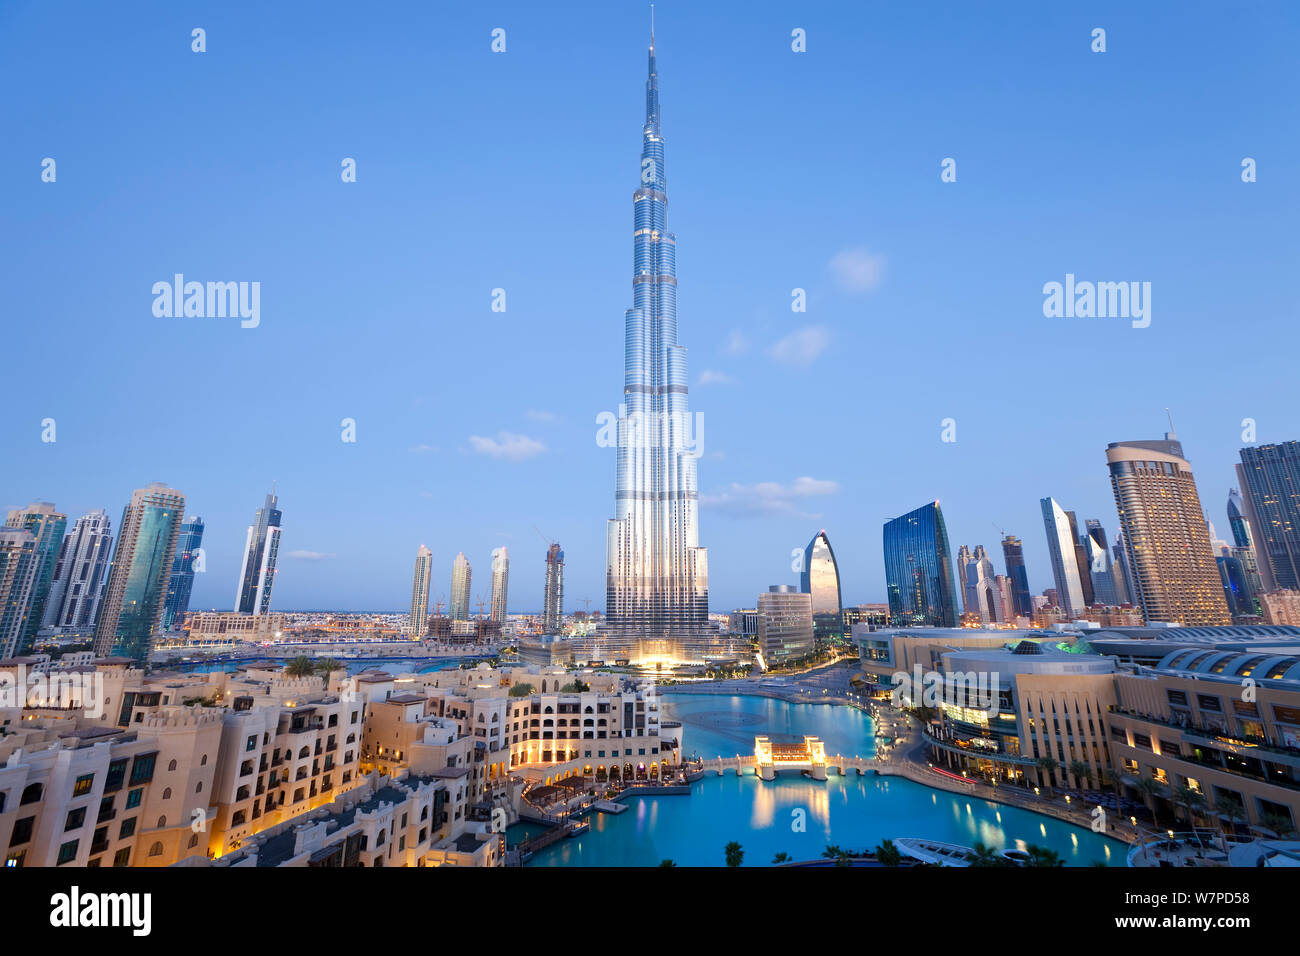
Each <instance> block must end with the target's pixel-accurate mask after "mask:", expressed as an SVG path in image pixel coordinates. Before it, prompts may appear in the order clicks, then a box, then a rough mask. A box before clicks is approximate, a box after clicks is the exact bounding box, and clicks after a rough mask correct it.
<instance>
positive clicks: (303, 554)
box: [289, 551, 338, 561]
mask: <svg viewBox="0 0 1300 956" xmlns="http://www.w3.org/2000/svg"><path fill="white" fill-rule="evenodd" d="M289 557H291V558H296V559H297V560H299V561H328V560H330V559H331V558H335V557H338V555H336V554H332V553H329V552H325V551H290V552H289Z"/></svg>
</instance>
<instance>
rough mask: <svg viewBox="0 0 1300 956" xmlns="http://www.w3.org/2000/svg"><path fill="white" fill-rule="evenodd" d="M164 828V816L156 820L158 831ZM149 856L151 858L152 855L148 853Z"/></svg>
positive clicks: (165, 822)
mask: <svg viewBox="0 0 1300 956" xmlns="http://www.w3.org/2000/svg"><path fill="white" fill-rule="evenodd" d="M165 826H167V817H166V816H165V815H164V816H161V817H159V818H158V829H159V830H161V829H162V828H163V827H165ZM149 855H150V856H153V854H152V853H150V854H149Z"/></svg>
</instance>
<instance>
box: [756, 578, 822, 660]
mask: <svg viewBox="0 0 1300 956" xmlns="http://www.w3.org/2000/svg"><path fill="white" fill-rule="evenodd" d="M758 646H759V648H760V650H762V652H763V659H764V660H765V661H766V662H767V663H768V664H779V663H781V662H783V661H789V660H793V659H795V658H799V657H805V656H807V655H808V654H811V653H812V652H813V651H814V650H815V649H816V646H817V643H816V640H815V638H814V637H813V611H812V595H811V594H809V593H807V592H805V591H798V590H796V589H795V588H794V587H793V586H792V585H789V584H774V585H772V586H771V587H770V588H768V589H767V593H766V594H760V595H759V596H758Z"/></svg>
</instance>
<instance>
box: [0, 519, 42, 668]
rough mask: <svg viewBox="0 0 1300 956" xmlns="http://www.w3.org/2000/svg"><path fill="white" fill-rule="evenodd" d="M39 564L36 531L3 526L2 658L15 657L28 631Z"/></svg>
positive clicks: (0, 550)
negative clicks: (33, 589)
mask: <svg viewBox="0 0 1300 956" xmlns="http://www.w3.org/2000/svg"><path fill="white" fill-rule="evenodd" d="M39 563H40V562H39V561H37V559H36V536H35V535H34V534H32V533H31V532H30V531H27V530H26V529H24V528H0V659H3V658H8V657H13V656H14V655H15V652H16V649H17V648H18V647H19V645H20V644H21V643H22V640H23V635H24V634H26V633H27V621H28V617H29V615H30V614H31V610H32V588H33V585H34V583H35V580H36V569H37V565H38V564H39Z"/></svg>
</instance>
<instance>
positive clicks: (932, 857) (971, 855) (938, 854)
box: [894, 837, 975, 866]
mask: <svg viewBox="0 0 1300 956" xmlns="http://www.w3.org/2000/svg"><path fill="white" fill-rule="evenodd" d="M894 846H895V847H896V848H897V849H898V852H899V853H901V854H903V856H905V857H907V858H909V859H912V860H916V861H917V862H920V863H931V864H935V865H938V866H970V865H971V863H972V862H974V860H975V851H974V850H972V849H971V848H970V847H968V846H958V845H957V844H956V843H939V842H937V841H935V840H919V839H916V838H915V837H904V838H902V839H901V840H895V841H894Z"/></svg>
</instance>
